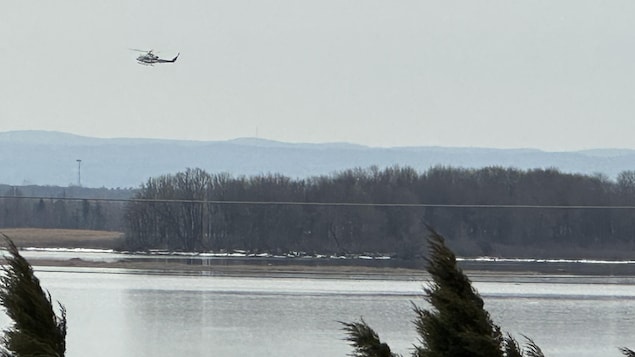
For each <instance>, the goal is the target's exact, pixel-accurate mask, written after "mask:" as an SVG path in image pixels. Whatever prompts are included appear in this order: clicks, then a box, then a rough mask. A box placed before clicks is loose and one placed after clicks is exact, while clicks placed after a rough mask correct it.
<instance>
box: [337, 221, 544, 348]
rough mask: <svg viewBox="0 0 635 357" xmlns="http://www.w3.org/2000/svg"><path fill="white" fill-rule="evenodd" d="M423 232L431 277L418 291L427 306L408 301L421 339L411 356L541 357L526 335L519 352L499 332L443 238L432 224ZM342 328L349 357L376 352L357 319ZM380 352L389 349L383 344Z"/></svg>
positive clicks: (375, 342) (373, 336) (372, 337)
mask: <svg viewBox="0 0 635 357" xmlns="http://www.w3.org/2000/svg"><path fill="white" fill-rule="evenodd" d="M428 228H429V227H428ZM429 230H430V235H429V239H428V244H429V257H428V262H427V271H428V273H429V274H430V277H431V279H432V281H431V282H430V284H429V285H428V286H427V287H425V288H424V292H425V299H426V301H427V302H428V303H430V305H432V307H433V309H432V310H424V309H421V308H419V307H418V306H416V305H414V304H413V305H414V312H415V315H416V318H415V321H414V324H415V327H416V329H417V333H418V335H419V342H420V343H421V345H415V349H414V352H413V354H412V355H413V357H468V356H469V357H523V356H526V357H544V355H543V354H542V351H541V350H540V347H538V346H537V345H536V344H535V343H534V342H533V341H532V340H531V339H529V338H527V341H528V342H527V346H526V351H524V350H522V349H521V348H520V346H519V345H518V343H517V342H516V341H515V340H514V339H513V338H512V337H511V336H510V335H507V336H506V337H505V336H503V334H502V333H501V329H500V327H499V326H497V325H496V324H494V323H493V322H492V320H491V318H490V316H489V313H488V312H487V310H485V308H484V303H483V299H482V298H481V296H480V295H479V294H478V292H477V291H476V290H475V289H474V288H473V287H472V283H471V281H470V279H469V278H468V277H467V276H466V275H465V274H464V273H463V271H462V270H461V269H460V268H459V267H458V265H457V263H456V257H455V255H454V253H452V251H451V250H450V249H449V248H447V247H446V245H445V243H444V239H443V237H442V236H441V235H439V234H438V233H437V232H435V231H434V230H433V229H432V228H429ZM344 326H345V327H344V330H345V331H346V333H347V334H348V337H347V340H348V341H350V342H351V344H352V345H353V347H354V348H355V350H356V353H355V354H354V356H356V357H375V356H379V355H378V354H377V353H376V352H375V351H376V350H377V346H379V345H380V344H381V342H380V340H379V337H378V335H377V333H376V332H375V331H374V330H373V329H372V328H371V327H370V326H368V325H367V324H366V323H365V322H364V321H363V320H361V321H360V322H354V323H344ZM381 345H383V344H381ZM384 350H386V351H390V348H389V347H388V345H386V347H385V349H384ZM386 356H390V355H386Z"/></svg>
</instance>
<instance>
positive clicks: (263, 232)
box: [124, 167, 635, 258]
mask: <svg viewBox="0 0 635 357" xmlns="http://www.w3.org/2000/svg"><path fill="white" fill-rule="evenodd" d="M135 198H136V199H137V201H134V202H131V203H129V204H128V205H127V207H126V212H125V218H124V224H125V232H126V242H127V244H128V246H129V247H130V248H134V249H150V248H162V249H170V250H187V251H197V250H232V249H241V250H248V251H252V252H258V251H267V252H278V251H279V252H288V251H303V252H309V253H360V252H377V253H388V254H395V255H397V256H400V257H404V258H409V257H413V256H416V255H419V254H420V251H421V247H420V243H419V241H418V240H414V241H413V239H412V237H420V236H421V234H424V232H425V231H426V224H430V225H433V226H435V227H437V228H438V229H439V230H440V231H443V232H446V233H447V235H448V236H451V237H454V239H453V240H452V241H450V242H448V243H449V244H450V245H451V246H452V247H453V249H455V251H457V253H458V254H461V255H483V254H486V255H497V254H498V255H506V256H510V255H515V256H519V255H533V256H545V255H552V256H565V255H572V256H575V255H580V254H579V253H580V252H581V251H587V252H588V251H593V252H594V254H595V255H596V256H597V255H598V254H601V252H605V253H606V254H619V252H622V254H625V253H624V252H628V251H631V250H632V248H634V246H635V220H634V219H633V218H634V217H635V210H634V209H630V208H628V207H626V206H630V205H634V204H635V171H626V172H622V173H621V174H620V175H619V177H618V178H617V180H615V181H612V180H609V179H608V178H606V177H603V176H602V175H595V176H587V175H578V174H566V173H561V172H559V171H557V170H555V169H535V170H528V171H525V170H517V169H513V168H501V167H488V168H483V169H461V168H451V167H435V168H432V169H429V170H427V171H425V172H423V173H419V172H417V171H416V170H414V169H412V168H409V167H392V168H387V169H383V170H380V169H378V168H374V167H373V168H369V169H352V170H347V171H344V172H340V173H338V174H334V175H330V176H320V177H314V178H309V179H296V180H294V179H290V178H288V177H285V176H281V175H276V174H269V175H260V176H255V177H232V176H230V175H228V174H209V173H207V172H205V171H203V170H200V169H188V170H186V171H185V172H180V173H177V174H174V175H165V176H161V177H157V178H151V179H149V180H148V181H147V182H146V183H145V184H143V185H142V186H141V188H140V190H139V191H138V193H137V194H136V196H135ZM618 206H619V207H618ZM607 207H608V208H607Z"/></svg>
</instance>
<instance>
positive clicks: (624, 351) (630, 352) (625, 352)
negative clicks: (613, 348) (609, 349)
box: [620, 347, 635, 357]
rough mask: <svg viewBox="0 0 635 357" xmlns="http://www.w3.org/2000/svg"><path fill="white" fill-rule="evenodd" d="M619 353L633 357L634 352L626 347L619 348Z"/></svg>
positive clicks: (634, 356) (634, 355)
mask: <svg viewBox="0 0 635 357" xmlns="http://www.w3.org/2000/svg"><path fill="white" fill-rule="evenodd" d="M620 351H621V352H622V354H623V355H624V356H626V357H635V351H633V350H631V349H628V348H626V347H621V348H620Z"/></svg>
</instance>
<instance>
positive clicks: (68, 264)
mask: <svg viewBox="0 0 635 357" xmlns="http://www.w3.org/2000/svg"><path fill="white" fill-rule="evenodd" d="M0 233H2V234H5V235H6V236H8V237H9V238H11V239H12V240H13V241H14V242H15V244H16V245H17V246H18V247H19V248H21V249H23V252H24V255H25V256H26V257H27V259H28V260H29V261H30V262H31V264H32V265H34V266H36V267H37V266H42V267H62V268H68V269H72V268H82V267H85V268H98V269H101V268H103V269H127V270H130V271H143V272H144V273H150V274H151V273H156V274H200V275H227V276H321V277H324V276H326V277H334V278H342V277H346V278H364V279H404V280H421V279H423V278H425V276H426V272H425V269H424V262H423V261H422V260H417V261H398V260H393V259H379V260H377V259H360V258H358V259H355V258H347V259H329V258H309V257H295V258H294V257H290V258H285V257H282V258H277V257H257V256H254V257H249V256H243V257H231V256H230V257H205V256H203V255H161V254H155V255H153V254H131V253H117V252H115V251H116V250H117V249H118V248H119V247H121V246H122V243H123V233H121V232H105V231H87V230H66V229H31V228H20V229H0ZM34 247H35V248H43V249H45V250H46V251H49V253H44V254H37V253H34V251H33V249H30V248H34ZM56 250H60V251H63V252H65V253H64V254H57V255H55V256H54V257H53V256H52V255H51V254H52V253H50V252H51V251H56ZM90 250H96V251H99V252H112V254H110V253H108V254H110V255H112V257H110V258H109V259H98V258H97V259H96V258H95V256H99V254H98V253H90ZM459 264H460V266H461V267H462V268H463V269H464V270H465V271H466V272H467V273H468V274H469V275H470V276H474V275H488V274H506V273H510V274H552V275H595V276H599V275H605V276H635V262H634V261H587V260H544V259H533V260H532V259H504V260H503V259H498V260H497V259H491V260H483V259H459Z"/></svg>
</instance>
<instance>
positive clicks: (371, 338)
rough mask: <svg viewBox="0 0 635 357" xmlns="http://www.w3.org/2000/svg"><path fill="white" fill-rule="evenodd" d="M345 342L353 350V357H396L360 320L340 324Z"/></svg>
mask: <svg viewBox="0 0 635 357" xmlns="http://www.w3.org/2000/svg"><path fill="white" fill-rule="evenodd" d="M341 323H342V324H343V325H344V328H343V330H344V331H346V333H347V334H348V337H347V338H346V340H347V341H349V342H350V344H351V345H352V346H353V348H355V352H354V353H353V354H352V356H353V357H398V355H396V354H394V353H392V352H390V347H389V346H388V345H387V344H385V343H382V342H381V341H380V340H379V336H378V335H377V333H376V332H375V331H374V330H373V329H372V328H370V327H369V326H368V325H367V324H366V322H365V321H364V320H363V319H362V320H361V321H360V322H351V323H348V322H341Z"/></svg>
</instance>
